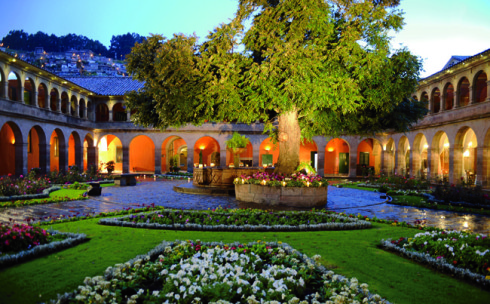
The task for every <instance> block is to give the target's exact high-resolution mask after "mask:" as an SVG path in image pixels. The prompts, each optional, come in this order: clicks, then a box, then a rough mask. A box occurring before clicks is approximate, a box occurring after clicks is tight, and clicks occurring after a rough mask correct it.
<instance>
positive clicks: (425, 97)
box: [420, 91, 430, 110]
mask: <svg viewBox="0 0 490 304" xmlns="http://www.w3.org/2000/svg"><path fill="white" fill-rule="evenodd" d="M420 101H423V102H426V103H427V110H430V106H429V94H427V92H425V91H424V92H422V94H420Z"/></svg>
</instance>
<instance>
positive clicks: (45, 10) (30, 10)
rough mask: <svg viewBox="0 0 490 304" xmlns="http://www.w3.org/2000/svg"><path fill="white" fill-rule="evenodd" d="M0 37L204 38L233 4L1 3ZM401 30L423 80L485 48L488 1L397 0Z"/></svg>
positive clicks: (221, 0)
mask: <svg viewBox="0 0 490 304" xmlns="http://www.w3.org/2000/svg"><path fill="white" fill-rule="evenodd" d="M2 2H3V3H2V21H1V23H0V38H2V37H4V36H6V35H7V34H8V32H9V31H10V30H24V31H25V32H27V33H29V34H34V33H36V32H37V31H42V32H45V33H47V34H55V35H57V36H62V35H66V34H69V33H74V34H77V35H83V36H87V37H88V38H90V39H94V40H99V41H100V42H101V43H102V44H104V45H105V46H106V47H109V46H110V40H111V37H112V35H122V34H126V33H128V32H130V33H133V32H134V33H138V34H140V35H143V36H148V35H149V34H150V33H153V34H162V35H164V36H167V37H170V36H171V35H172V34H173V33H184V34H192V33H194V32H195V33H196V34H197V35H198V36H199V37H201V38H204V37H205V36H206V35H207V33H208V32H209V31H210V30H212V29H213V28H214V27H216V26H218V25H219V24H220V23H222V22H228V20H229V19H230V18H232V17H233V15H234V13H235V11H236V8H237V3H238V1H237V0H205V1H204V0H180V1H175V0H172V1H169V0H139V1H124V0H119V1H114V0H97V1H96V0H85V1H80V2H75V1H63V0H45V1H42V2H39V1H33V0H23V1H22V2H20V3H19V2H17V1H2ZM401 9H403V11H404V12H405V23H406V25H405V26H404V29H403V30H402V31H401V32H399V33H393V36H394V39H393V47H394V48H399V47H400V45H403V46H406V47H408V48H409V49H410V50H411V51H412V52H413V53H414V54H415V55H418V56H420V57H421V58H422V59H423V61H424V69H425V71H424V72H423V73H422V77H425V76H429V75H431V74H433V73H436V72H438V71H439V70H441V69H442V67H443V66H444V64H445V63H446V62H447V61H448V60H449V58H450V57H451V55H475V54H477V53H479V52H482V51H484V50H486V49H489V48H490V41H489V40H488V37H490V18H488V14H489V13H490V1H489V0H467V1H462V0H402V3H401Z"/></svg>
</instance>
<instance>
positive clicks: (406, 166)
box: [396, 136, 410, 176]
mask: <svg viewBox="0 0 490 304" xmlns="http://www.w3.org/2000/svg"><path fill="white" fill-rule="evenodd" d="M396 158H397V166H396V172H397V173H398V174H399V175H403V176H406V175H408V174H410V142H409V140H408V138H407V137H406V136H402V137H401V138H400V141H399V142H398V148H397V150H396Z"/></svg>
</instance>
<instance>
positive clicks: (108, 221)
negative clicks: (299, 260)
mask: <svg viewBox="0 0 490 304" xmlns="http://www.w3.org/2000/svg"><path fill="white" fill-rule="evenodd" d="M162 212H171V211H167V210H163V211H156V212H151V213H147V215H150V214H153V213H157V214H159V213H162ZM182 212H183V213H202V212H199V211H189V210H184V211H182ZM281 212H284V211H281ZM296 212H301V211H296ZM204 213H205V212H204ZM214 214H216V213H214ZM221 214H230V213H221ZM315 214H316V215H321V216H328V217H333V218H342V219H343V220H346V221H348V222H349V223H320V224H316V225H298V226H291V225H273V226H269V225H243V226H236V225H215V226H211V225H200V224H173V225H166V224H158V223H133V222H126V221H123V220H122V219H124V218H129V217H130V216H132V215H127V216H123V217H117V218H103V219H100V220H99V222H98V223H99V224H100V225H109V226H121V227H133V228H148V229H165V230H195V231H239V232H240V231H250V232H252V231H259V232H262V231H263V232H267V231H327V230H357V229H368V228H371V227H372V224H371V222H368V221H364V220H360V219H357V218H350V217H346V216H341V215H336V214H325V213H321V212H317V213H315Z"/></svg>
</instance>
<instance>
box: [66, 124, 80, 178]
mask: <svg viewBox="0 0 490 304" xmlns="http://www.w3.org/2000/svg"><path fill="white" fill-rule="evenodd" d="M81 144H82V143H81V140H80V135H78V133H77V132H75V131H73V132H72V133H71V134H70V137H69V138H68V166H73V165H76V166H77V167H78V169H79V170H82V167H81V166H82V150H81Z"/></svg>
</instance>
